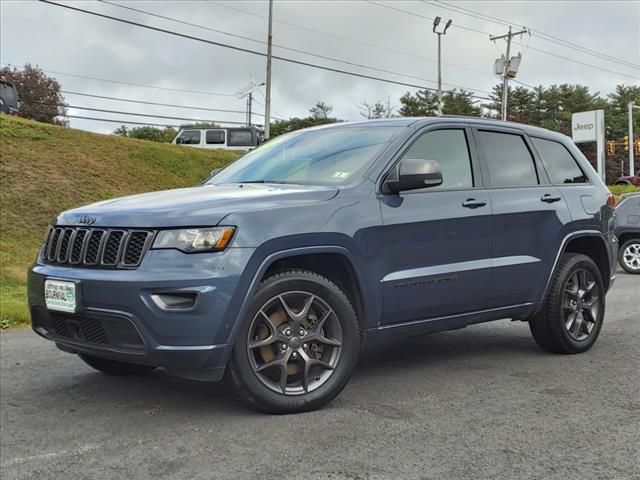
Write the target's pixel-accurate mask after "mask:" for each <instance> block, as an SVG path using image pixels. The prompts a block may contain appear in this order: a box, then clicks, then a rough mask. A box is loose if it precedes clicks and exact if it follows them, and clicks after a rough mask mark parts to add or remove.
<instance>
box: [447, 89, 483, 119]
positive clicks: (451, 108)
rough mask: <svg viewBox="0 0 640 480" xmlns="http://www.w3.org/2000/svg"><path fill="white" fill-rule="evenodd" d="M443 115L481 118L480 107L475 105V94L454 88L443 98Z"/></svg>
mask: <svg viewBox="0 0 640 480" xmlns="http://www.w3.org/2000/svg"><path fill="white" fill-rule="evenodd" d="M442 100H443V104H444V105H443V106H442V113H444V114H445V115H463V116H466V117H479V116H480V113H481V111H480V107H479V106H477V105H475V103H476V102H475V101H474V100H473V92H468V91H466V90H460V91H459V92H458V91H457V90H456V89H455V88H454V89H453V90H449V91H447V92H445V94H444V96H443V98H442Z"/></svg>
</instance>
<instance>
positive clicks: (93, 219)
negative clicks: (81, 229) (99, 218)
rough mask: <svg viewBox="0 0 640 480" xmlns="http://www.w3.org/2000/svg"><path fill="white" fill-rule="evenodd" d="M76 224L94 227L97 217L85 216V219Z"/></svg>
mask: <svg viewBox="0 0 640 480" xmlns="http://www.w3.org/2000/svg"><path fill="white" fill-rule="evenodd" d="M76 223H77V224H79V225H93V224H94V223H96V217H90V216H88V215H85V216H84V217H82V218H80V219H79V220H77V221H76Z"/></svg>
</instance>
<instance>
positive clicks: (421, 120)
mask: <svg viewBox="0 0 640 480" xmlns="http://www.w3.org/2000/svg"><path fill="white" fill-rule="evenodd" d="M443 120H446V122H447V123H461V124H468V123H472V124H476V125H483V126H494V127H511V128H518V129H521V130H524V131H525V132H527V134H529V135H533V136H536V135H539V136H544V137H556V138H559V139H563V140H566V139H567V138H569V137H567V136H566V135H563V134H561V133H558V132H553V131H551V130H547V129H545V128H540V127H535V126H532V125H526V124H524V123H516V122H508V121H504V120H497V119H494V118H481V117H466V116H461V115H442V116H440V117H395V118H380V119H371V120H360V121H356V122H338V123H328V124H325V125H320V126H316V127H311V129H322V128H331V127H337V126H343V127H350V126H367V125H370V126H378V127H392V126H398V127H409V126H413V125H416V126H422V125H428V124H430V123H435V122H442V121H443Z"/></svg>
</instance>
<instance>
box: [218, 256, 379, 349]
mask: <svg viewBox="0 0 640 480" xmlns="http://www.w3.org/2000/svg"><path fill="white" fill-rule="evenodd" d="M330 261H333V262H336V263H334V264H333V265H331V264H329V262H330ZM323 262H326V264H323ZM336 265H337V266H338V268H337V275H336V273H335V272H333V270H332V269H333V267H334V266H336ZM290 268H302V269H305V270H312V271H314V272H316V273H318V274H320V275H323V276H325V277H327V278H328V279H329V280H331V281H333V282H334V283H336V284H337V285H338V286H339V287H340V288H341V289H342V290H343V291H344V292H345V294H346V295H347V296H348V297H349V299H350V300H351V301H352V302H353V307H354V309H355V310H356V315H357V317H358V322H359V324H360V327H361V328H362V330H366V329H367V328H368V327H370V326H368V325H367V319H375V318H377V317H376V316H375V315H376V314H375V309H376V308H377V307H376V306H375V302H370V301H367V300H368V299H369V297H370V294H369V293H368V292H367V287H366V284H365V282H364V281H363V278H362V274H361V272H360V270H359V269H358V268H357V262H356V260H355V258H354V256H353V254H352V253H351V251H350V250H348V249H347V248H345V247H343V246H339V245H323V246H308V247H299V248H290V249H286V250H280V251H276V252H273V253H271V254H269V255H267V256H266V257H265V258H264V259H263V260H262V262H261V264H260V266H259V267H258V268H257V269H256V270H255V273H254V275H253V278H252V280H251V283H250V286H249V288H248V289H247V290H246V293H245V295H244V298H243V300H242V304H241V306H240V309H239V310H238V313H237V315H236V318H235V324H234V326H233V328H232V330H231V332H230V334H229V336H228V343H234V341H235V338H236V335H237V332H238V330H239V328H240V324H241V321H242V319H243V318H244V315H245V313H246V312H247V310H248V308H249V305H250V304H251V299H252V298H253V295H254V293H255V291H256V289H257V288H258V285H259V284H260V282H261V281H262V280H263V279H264V278H266V277H267V276H269V275H271V274H272V273H277V272H279V271H282V270H285V269H290ZM328 273H329V274H328Z"/></svg>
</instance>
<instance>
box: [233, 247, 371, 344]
mask: <svg viewBox="0 0 640 480" xmlns="http://www.w3.org/2000/svg"><path fill="white" fill-rule="evenodd" d="M301 237H305V238H297V239H295V240H297V242H296V243H297V246H295V247H294V246H288V247H285V246H284V245H285V244H290V243H291V242H292V240H293V239H292V238H290V237H289V238H286V239H274V240H272V241H270V242H267V243H266V244H265V245H263V246H261V247H260V248H258V249H257V250H256V251H255V253H254V255H253V256H252V258H251V259H250V261H249V263H248V265H247V268H246V269H245V273H244V274H243V276H242V279H241V280H240V282H239V284H238V288H237V294H236V295H234V297H237V298H234V299H233V300H232V302H231V304H230V308H229V310H228V311H227V321H228V322H229V323H230V324H232V325H233V326H232V328H231V330H230V333H229V336H228V338H227V339H226V342H225V343H234V342H235V338H236V336H237V334H238V331H239V329H240V325H241V322H242V321H243V320H244V317H245V315H246V313H247V311H248V309H249V306H250V304H251V300H252V298H253V295H254V293H255V291H256V289H257V288H258V285H259V284H260V281H261V280H262V277H263V276H264V274H265V272H266V271H267V270H268V268H269V267H270V266H271V265H272V264H273V263H274V262H276V261H278V260H282V259H284V258H290V257H296V256H301V255H313V254H319V253H334V254H339V255H342V256H344V257H345V258H346V259H347V261H348V262H350V263H351V266H352V267H353V271H354V273H355V276H356V281H357V282H358V286H359V288H360V292H361V295H362V306H363V314H364V319H365V321H366V320H367V319H368V320H370V321H373V322H375V319H377V318H378V317H379V311H380V310H379V309H380V308H381V305H378V302H376V301H374V300H375V299H376V298H379V296H377V297H376V295H375V293H374V292H373V291H372V289H373V288H374V285H373V283H372V282H368V281H367V275H366V272H365V271H364V268H363V262H362V260H361V259H359V258H358V253H357V251H354V250H353V248H349V247H348V246H345V245H344V244H343V242H345V241H348V239H349V237H347V236H346V235H340V234H334V235H328V234H317V235H314V237H315V238H313V239H312V238H307V237H308V236H307V235H303V236H301ZM318 237H325V238H324V239H325V240H327V239H328V237H331V240H333V241H332V242H327V243H324V242H323V243H320V244H318V240H319V238H318ZM312 241H315V245H312V244H310V243H311V242H312ZM368 278H372V277H371V276H369V277H368ZM373 326H375V324H373V325H365V327H373Z"/></svg>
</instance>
